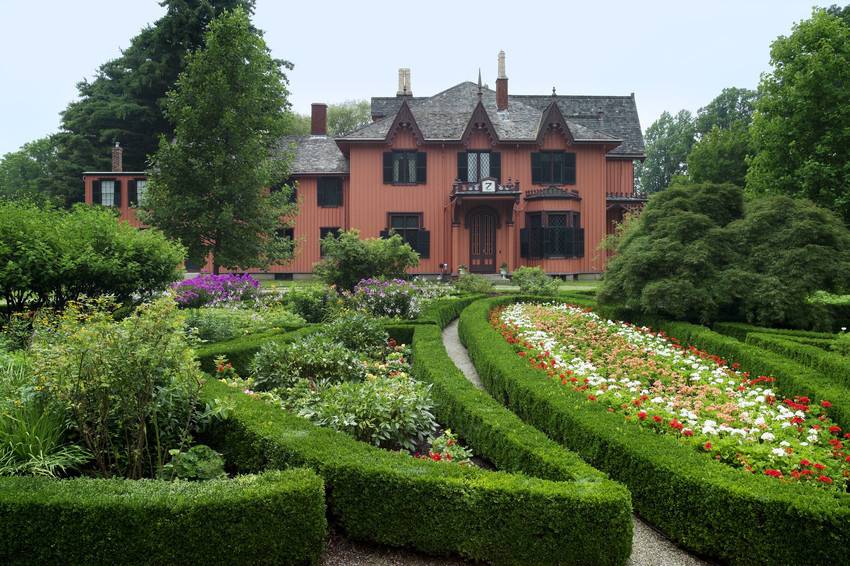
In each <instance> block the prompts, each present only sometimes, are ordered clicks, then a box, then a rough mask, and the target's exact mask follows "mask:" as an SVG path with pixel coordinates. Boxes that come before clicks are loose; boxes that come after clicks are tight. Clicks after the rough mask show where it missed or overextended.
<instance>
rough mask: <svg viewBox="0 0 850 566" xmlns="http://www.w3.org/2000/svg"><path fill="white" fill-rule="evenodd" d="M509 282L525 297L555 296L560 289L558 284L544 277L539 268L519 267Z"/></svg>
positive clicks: (551, 278) (543, 272)
mask: <svg viewBox="0 0 850 566" xmlns="http://www.w3.org/2000/svg"><path fill="white" fill-rule="evenodd" d="M511 281H513V282H514V284H516V285H519V291H520V293H524V294H526V295H546V296H549V295H556V294H558V288H559V287H560V282H559V281H558V280H557V279H555V278H553V277H549V276H548V275H546V272H545V271H543V268H541V267H520V268H518V269H517V270H516V271H514V272H513V275H511Z"/></svg>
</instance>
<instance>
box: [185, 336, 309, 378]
mask: <svg viewBox="0 0 850 566" xmlns="http://www.w3.org/2000/svg"><path fill="white" fill-rule="evenodd" d="M317 328H318V327H317V326H316V325H308V326H303V327H301V328H298V329H296V330H292V331H289V332H287V331H285V330H271V331H269V332H258V333H256V334H248V335H246V336H240V337H238V338H233V339H232V340H225V341H223V342H216V343H214V344H206V345H204V346H202V347H200V348H198V349H197V351H196V352H195V355H196V356H197V357H198V361H200V363H201V369H203V370H204V371H206V372H210V373H213V372H214V371H215V358H217V357H218V356H224V357H226V358H227V361H229V362H230V363H231V364H233V368H234V369H235V370H236V371H237V373H239V375H247V374H248V365H249V364H250V363H251V359H252V358H253V357H254V354H256V353H257V351H258V350H259V349H260V346H262V345H263V344H265V343H266V342H270V341H275V342H291V341H293V340H297V339H298V338H301V337H303V336H306V335H307V334H310V333H311V332H316V330H317Z"/></svg>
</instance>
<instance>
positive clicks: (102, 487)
mask: <svg viewBox="0 0 850 566" xmlns="http://www.w3.org/2000/svg"><path fill="white" fill-rule="evenodd" d="M325 534H326V520H325V501H324V488H323V484H322V480H321V478H319V477H318V476H317V475H316V474H315V473H314V472H312V471H310V470H305V469H294V470H288V471H270V472H266V473H263V474H261V475H257V476H239V477H237V478H235V479H232V480H212V481H205V482H186V481H180V482H166V481H155V480H125V479H109V480H107V479H89V478H79V479H68V480H56V479H52V478H37V477H5V478H0V562H2V563H4V564H236V563H241V564H293V565H294V564H316V563H318V560H319V557H320V555H321V552H322V548H323V546H324V539H325Z"/></svg>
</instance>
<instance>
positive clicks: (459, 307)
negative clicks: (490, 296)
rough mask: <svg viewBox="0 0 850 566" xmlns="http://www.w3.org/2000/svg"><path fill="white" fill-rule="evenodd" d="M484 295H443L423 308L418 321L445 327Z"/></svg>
mask: <svg viewBox="0 0 850 566" xmlns="http://www.w3.org/2000/svg"><path fill="white" fill-rule="evenodd" d="M482 297H484V295H467V296H462V297H442V298H439V299H434V300H433V301H431V302H430V303H428V304H427V305H425V307H424V308H423V309H422V312H421V313H419V316H418V317H417V318H416V321H417V322H422V323H432V324H436V325H437V326H439V327H440V328H445V327H446V326H448V325H449V323H450V322H451V321H453V320H454V319H456V318H457V317H459V316H460V313H461V312H462V311H463V309H465V308H466V307H468V306H469V305H470V304H471V303H472V302H473V301H477V300H478V299H480V298H482Z"/></svg>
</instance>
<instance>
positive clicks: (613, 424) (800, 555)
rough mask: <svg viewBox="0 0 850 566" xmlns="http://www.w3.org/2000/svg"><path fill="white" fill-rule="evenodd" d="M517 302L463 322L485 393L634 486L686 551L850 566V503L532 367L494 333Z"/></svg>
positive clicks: (468, 315)
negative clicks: (754, 467) (642, 423)
mask: <svg viewBox="0 0 850 566" xmlns="http://www.w3.org/2000/svg"><path fill="white" fill-rule="evenodd" d="M514 300H515V298H511V297H506V298H498V299H488V300H482V301H477V302H475V303H473V304H472V305H470V306H469V307H468V308H467V309H466V310H465V311H464V312H463V314H462V315H461V320H460V333H461V338H462V340H463V341H464V343H465V344H466V346H467V348H468V349H469V353H470V356H471V357H472V360H473V362H474V364H475V366H476V368H477V369H478V373H479V374H480V376H481V378H482V381H483V382H484V384H485V386H486V387H487V389H488V390H489V391H490V392H491V394H492V395H493V396H494V397H496V398H497V399H500V400H503V401H504V402H505V403H506V404H507V405H508V406H509V407H510V408H511V409H512V410H514V412H516V413H517V414H518V415H519V416H520V417H521V418H522V419H523V420H525V421H526V422H529V423H531V424H533V425H535V426H537V427H538V428H540V429H541V430H543V431H544V432H546V433H547V434H548V435H549V436H550V437H551V438H553V439H555V440H557V441H558V442H561V443H562V444H564V445H565V446H567V447H568V448H570V449H572V450H575V451H576V452H578V453H579V454H580V455H581V456H582V457H583V458H584V459H585V460H586V461H588V462H589V463H590V464H591V465H593V466H595V467H597V468H599V469H601V470H603V471H606V472H608V473H609V474H610V475H611V476H612V477H613V478H614V479H615V480H619V481H622V482H623V483H625V484H626V485H627V486H628V487H629V489H630V491H631V493H632V500H633V503H634V506H635V508H636V509H637V511H638V513H639V514H640V515H641V516H643V517H644V518H645V519H646V520H647V521H648V522H650V523H651V524H653V525H655V526H656V527H658V528H660V529H661V530H662V531H664V532H665V533H666V534H667V535H668V536H669V537H670V538H672V539H673V540H675V541H677V542H679V543H680V544H682V545H683V546H685V547H686V548H689V549H691V550H693V551H695V552H697V553H700V554H705V555H708V556H711V557H713V558H717V559H720V560H723V561H728V562H732V563H747V564H750V563H771V564H822V563H843V562H844V561H846V556H847V548H848V545H850V496H848V495H842V496H838V497H836V496H833V495H832V494H828V493H821V492H818V491H817V490H811V489H808V488H807V487H806V486H803V485H795V484H783V483H778V482H776V481H774V480H772V479H771V478H767V477H764V476H754V475H750V474H747V473H743V472H739V471H736V470H733V469H732V468H729V467H727V466H725V465H723V464H720V463H718V462H715V461H714V460H712V459H711V458H709V457H708V456H707V455H705V454H701V453H698V452H696V451H694V450H693V449H692V448H690V447H686V446H682V445H680V444H678V442H676V440H675V439H673V438H671V437H668V436H663V435H655V434H650V433H647V432H646V431H644V430H642V429H640V428H638V427H635V426H633V425H630V424H628V423H626V422H625V421H624V420H623V418H622V416H620V415H616V414H613V413H608V412H607V411H601V410H599V409H598V408H597V407H595V406H594V405H592V404H590V403H588V401H587V399H586V398H585V396H584V395H582V394H579V393H577V392H575V391H572V390H571V389H570V388H567V387H563V386H561V385H560V384H559V383H556V382H554V381H552V380H550V379H547V378H546V377H545V375H544V374H542V373H540V372H539V370H536V369H534V368H531V367H530V366H529V365H528V364H527V362H526V361H525V360H524V359H523V358H521V357H519V356H517V355H516V353H515V352H514V350H513V348H512V346H511V345H510V344H508V343H507V342H506V341H505V340H504V339H503V338H502V337H501V335H500V334H499V333H498V332H497V331H496V330H495V329H494V328H492V327H491V326H490V323H489V320H488V315H489V312H490V310H491V309H492V308H493V307H495V306H498V305H503V304H508V303H510V302H513V301H514ZM727 339H728V338H727Z"/></svg>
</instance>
